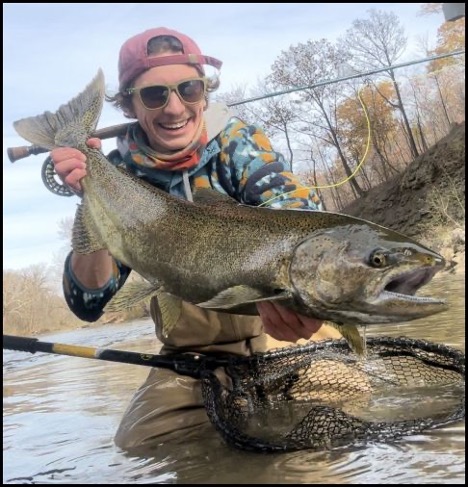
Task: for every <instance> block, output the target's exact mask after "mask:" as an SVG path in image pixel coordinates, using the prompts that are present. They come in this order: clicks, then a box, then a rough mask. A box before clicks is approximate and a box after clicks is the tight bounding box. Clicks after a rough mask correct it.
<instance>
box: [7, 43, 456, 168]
mask: <svg viewBox="0 0 468 487" xmlns="http://www.w3.org/2000/svg"><path fill="white" fill-rule="evenodd" d="M464 53H465V50H464V49H463V50H459V51H454V52H450V53H444V54H437V55H435V56H430V57H426V58H423V59H417V60H414V61H408V62H405V63H400V64H394V65H391V66H384V67H383V68H378V69H373V70H371V71H366V72H360V73H353V74H351V75H349V76H343V77H340V78H335V79H331V80H324V81H319V82H316V83H313V84H312V85H309V86H298V87H294V88H290V89H287V90H281V91H275V92H273V93H267V94H266V95H261V96H256V97H254V98H247V99H245V100H240V101H238V102H231V103H227V106H228V107H234V106H237V105H244V104H246V103H250V102H253V101H258V100H263V99H265V98H272V97H275V96H279V95H286V94H288V93H295V92H297V91H303V90H307V89H313V88H318V87H320V86H325V85H329V84H335V83H340V82H343V81H348V80H352V79H356V78H361V77H366V76H371V75H373V74H378V73H381V72H383V71H388V70H391V69H398V68H402V67H406V66H412V65H413V64H419V63H424V62H429V61H435V60H437V59H442V58H446V57H449V56H457V55H460V54H464ZM132 123H134V122H127V123H122V124H119V125H112V126H110V127H106V128H103V129H99V130H96V131H95V132H93V133H92V137H98V138H100V139H111V138H113V137H118V136H123V135H125V133H126V131H127V128H128V126H129V125H130V124H132ZM45 152H50V149H45V148H43V147H40V146H38V145H29V146H26V145H23V146H19V147H9V148H7V154H8V158H9V159H10V162H15V161H18V160H20V159H23V158H25V157H29V156H31V155H37V154H43V153H45Z"/></svg>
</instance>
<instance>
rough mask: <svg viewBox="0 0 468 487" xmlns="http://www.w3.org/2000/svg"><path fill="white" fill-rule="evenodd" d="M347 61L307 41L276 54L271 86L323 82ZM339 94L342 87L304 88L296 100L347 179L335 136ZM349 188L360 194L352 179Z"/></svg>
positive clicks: (333, 49) (327, 46)
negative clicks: (333, 155) (329, 146)
mask: <svg viewBox="0 0 468 487" xmlns="http://www.w3.org/2000/svg"><path fill="white" fill-rule="evenodd" d="M347 58H348V56H347V55H346V54H345V52H344V51H342V50H339V49H337V48H336V47H335V46H333V45H332V44H331V43H330V42H328V41H327V40H326V39H321V40H320V41H307V42H306V43H305V44H298V45H296V46H291V47H290V48H289V49H288V50H287V51H283V52H282V53H281V54H280V56H279V57H278V58H277V59H276V60H275V62H274V64H273V67H272V71H273V72H272V75H271V79H272V81H273V82H274V83H275V85H277V86H280V87H284V88H290V87H291V86H304V87H306V86H311V85H313V84H316V83H318V82H319V81H323V80H325V79H333V78H336V76H337V73H338V72H339V70H340V67H341V66H342V65H343V63H344V62H346V60H347ZM340 90H342V87H337V86H336V85H334V84H330V85H324V86H320V87H316V88H307V89H305V90H303V91H301V92H299V93H298V95H297V96H298V97H299V100H300V102H302V105H303V107H302V108H303V113H304V112H307V123H308V124H310V126H312V127H315V129H316V130H315V131H316V132H322V134H321V136H322V138H323V140H324V141H326V142H327V143H328V144H329V145H331V146H333V147H334V148H335V150H336V152H337V154H338V158H339V160H340V161H341V164H342V165H343V168H344V171H345V173H346V175H347V176H348V177H350V176H351V175H352V170H351V167H350V166H349V164H348V161H347V159H346V157H345V155H344V152H343V150H342V146H341V141H340V140H339V138H338V133H337V121H336V106H337V104H338V101H339V98H340V96H341V92H340ZM350 184H351V187H352V189H353V191H354V192H355V194H356V195H358V196H362V195H363V194H364V191H363V190H362V188H361V187H360V186H359V183H358V182H357V181H356V179H355V178H351V179H350Z"/></svg>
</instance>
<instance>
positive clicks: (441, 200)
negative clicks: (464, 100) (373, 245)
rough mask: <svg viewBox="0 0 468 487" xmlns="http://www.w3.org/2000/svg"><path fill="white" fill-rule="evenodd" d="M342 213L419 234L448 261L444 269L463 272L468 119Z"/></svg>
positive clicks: (455, 126)
mask: <svg viewBox="0 0 468 487" xmlns="http://www.w3.org/2000/svg"><path fill="white" fill-rule="evenodd" d="M343 213H347V214H349V215H354V216H358V217H361V218H365V219H366V220H370V221H373V222H376V223H379V224H381V225H384V226H386V227H389V228H392V229H394V230H398V231H400V232H402V233H404V234H406V235H409V236H412V237H415V238H416V239H417V240H419V241H420V242H422V243H424V244H426V245H428V246H429V247H430V248H432V249H434V250H437V251H439V252H440V253H441V254H442V255H443V256H444V257H445V258H446V259H447V261H448V265H447V269H446V272H457V273H462V272H464V271H465V123H464V122H463V123H461V124H455V125H454V126H453V127H452V130H451V131H450V133H449V134H448V135H447V136H446V137H444V138H443V139H442V140H440V141H439V142H438V143H437V144H435V145H434V146H432V147H431V148H430V149H429V150H428V151H427V152H426V153H424V154H422V155H421V156H419V157H418V158H417V159H415V160H414V161H413V162H412V163H411V164H410V165H409V166H408V168H407V169H406V171H404V172H403V173H401V174H399V175H398V176H396V177H395V178H393V179H392V180H390V181H387V182H385V183H383V184H381V185H380V186H378V187H376V188H373V189H372V190H371V191H369V192H368V193H367V194H366V195H365V197H363V198H361V199H359V200H357V201H354V202H353V203H351V204H350V205H349V206H347V207H346V208H345V209H344V210H343Z"/></svg>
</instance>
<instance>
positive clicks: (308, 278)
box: [14, 71, 446, 325]
mask: <svg viewBox="0 0 468 487" xmlns="http://www.w3.org/2000/svg"><path fill="white" fill-rule="evenodd" d="M103 99H104V76H103V73H102V71H99V73H98V74H97V76H96V77H95V78H94V80H93V81H92V82H91V83H90V84H89V85H88V86H87V87H86V88H85V90H84V91H83V92H82V93H81V94H79V95H78V96H77V97H75V98H74V99H73V100H71V101H70V102H69V103H68V104H66V105H63V106H61V107H60V108H59V109H58V111H57V112H56V113H51V112H45V113H44V114H42V115H39V116H36V117H29V118H25V119H22V120H19V121H17V122H15V124H14V127H15V129H16V130H17V132H18V133H19V135H21V136H22V137H23V138H25V139H26V140H28V141H30V142H32V143H34V144H37V145H40V146H42V147H45V148H48V149H53V148H55V147H61V146H69V147H75V148H77V149H79V150H80V151H82V152H83V153H84V154H85V155H86V157H87V176H86V177H85V178H84V179H83V180H82V187H83V199H82V203H81V205H80V206H79V208H78V210H77V214H76V218H75V225H74V229H73V241H72V245H73V249H74V251H75V252H77V253H81V254H88V253H91V252H95V251H97V250H100V249H108V250H109V252H110V253H111V255H112V256H113V257H114V258H116V259H118V260H119V261H121V262H122V263H123V264H125V265H127V266H128V267H130V268H132V269H134V270H135V271H136V272H138V273H139V274H141V275H142V276H143V277H144V278H145V279H146V280H147V281H148V286H147V288H146V289H145V290H144V291H143V292H141V293H140V296H139V297H141V296H147V295H151V293H165V294H169V295H171V296H172V297H176V298H179V299H182V300H185V301H188V302H191V303H193V304H197V305H198V306H201V307H204V308H207V309H214V310H218V311H222V312H228V313H237V314H257V311H256V306H255V304H256V303H257V302H259V301H265V300H268V301H277V302H279V303H280V304H282V305H283V306H286V307H289V308H291V309H293V310H295V311H296V312H299V313H301V314H303V315H305V316H310V317H315V318H320V319H324V320H329V321H333V322H335V323H338V324H353V325H367V324H379V323H390V322H395V321H408V320H413V319H416V318H421V317H423V316H428V315H432V314H434V313H438V312H440V311H443V310H445V309H446V305H445V303H444V302H443V301H442V300H438V299H433V298H429V297H418V296H416V295H415V293H416V291H417V290H418V289H419V288H420V287H422V286H423V285H425V284H426V283H427V282H429V281H430V280H431V279H432V277H433V276H434V274H435V273H436V272H438V271H439V270H441V269H442V268H443V267H444V264H445V262H444V259H443V258H442V257H441V256H440V255H438V254H437V253H435V252H433V251H432V250H430V249H429V248H427V247H425V246H423V245H421V244H419V243H418V242H416V241H415V240H413V239H410V238H408V237H406V236H404V235H402V234H399V233H397V232H394V231H392V230H390V229H387V228H384V227H381V226H379V225H376V224H374V223H371V222H368V221H366V220H362V219H359V218H354V217H350V216H347V215H343V214H338V213H331V212H314V211H309V210H297V209H281V210H275V209H270V208H263V207H253V206H247V205H242V204H239V203H238V202H237V201H235V200H233V199H231V198H229V197H226V196H224V195H222V194H220V193H218V192H216V191H214V190H210V189H200V190H198V191H197V192H196V193H195V195H194V202H189V201H185V200H183V199H180V198H177V197H174V196H171V195H170V194H167V193H165V192H163V191H161V190H159V189H157V188H156V187H154V186H151V185H149V184H147V183H145V182H144V181H142V180H141V179H138V178H136V177H134V176H132V175H130V174H129V173H126V172H124V171H122V170H120V169H118V168H116V167H115V166H113V165H112V164H110V163H109V162H108V161H107V159H106V158H105V156H104V155H103V154H102V153H101V152H100V151H99V150H96V149H91V148H89V147H88V146H87V145H86V140H87V139H88V138H89V136H90V135H89V134H91V133H92V132H93V131H94V130H95V128H96V125H97V122H98V119H99V116H100V113H101V110H102V104H103ZM124 289H125V287H124ZM124 289H122V290H121V291H120V292H123V291H124ZM123 296H125V299H129V296H128V295H127V296H126V295H125V294H124V295H123Z"/></svg>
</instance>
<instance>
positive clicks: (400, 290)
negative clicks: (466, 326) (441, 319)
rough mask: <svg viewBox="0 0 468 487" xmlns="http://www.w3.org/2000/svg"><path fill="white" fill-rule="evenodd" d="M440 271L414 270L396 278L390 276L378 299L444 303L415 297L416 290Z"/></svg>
mask: <svg viewBox="0 0 468 487" xmlns="http://www.w3.org/2000/svg"><path fill="white" fill-rule="evenodd" d="M439 270H440V268H439V267H432V268H425V269H415V270H411V271H405V272H402V273H400V274H398V275H397V276H392V277H391V278H390V280H388V281H387V282H386V283H385V286H384V288H383V289H382V290H381V292H380V296H379V297H380V298H384V299H385V298H387V299H389V298H393V299H395V298H398V299H402V300H406V301H407V300H410V301H412V302H415V303H417V302H420V303H440V304H443V303H445V301H444V300H442V299H436V298H430V297H425V296H415V294H416V292H417V291H418V289H420V288H421V287H423V286H424V285H426V284H427V283H428V282H430V281H431V279H432V278H433V277H434V275H435V274H436V273H437V272H438V271H439Z"/></svg>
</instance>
